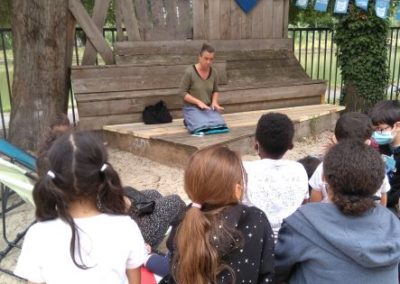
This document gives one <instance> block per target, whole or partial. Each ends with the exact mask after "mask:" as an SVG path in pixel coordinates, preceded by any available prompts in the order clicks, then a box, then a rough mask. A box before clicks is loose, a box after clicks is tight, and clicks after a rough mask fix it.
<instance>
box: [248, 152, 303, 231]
mask: <svg viewBox="0 0 400 284" xmlns="http://www.w3.org/2000/svg"><path fill="white" fill-rule="evenodd" d="M243 165H244V168H245V169H246V172H247V176H248V184H247V192H246V194H245V198H244V201H243V203H245V204H250V205H254V206H256V207H258V208H260V209H261V210H263V211H264V212H265V214H266V215H267V218H268V220H269V222H270V224H271V227H272V230H273V231H274V234H275V236H277V234H278V231H279V229H280V227H281V224H282V221H283V219H285V218H286V217H288V216H289V215H291V214H292V213H293V212H294V211H296V209H297V208H298V207H300V205H301V204H302V203H303V201H304V199H306V198H308V196H309V194H308V177H307V173H306V170H305V169H304V167H303V165H301V164H300V163H298V162H296V161H290V160H272V159H262V160H257V161H249V162H244V163H243Z"/></svg>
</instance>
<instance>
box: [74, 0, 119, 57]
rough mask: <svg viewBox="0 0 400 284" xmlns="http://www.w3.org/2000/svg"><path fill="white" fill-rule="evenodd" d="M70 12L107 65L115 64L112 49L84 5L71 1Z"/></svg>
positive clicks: (77, 0)
mask: <svg viewBox="0 0 400 284" xmlns="http://www.w3.org/2000/svg"><path fill="white" fill-rule="evenodd" d="M68 3H69V5H68V6H69V10H70V11H71V13H72V14H73V15H74V17H75V19H76V20H77V22H78V23H79V25H80V26H81V27H82V29H83V31H84V32H85V34H86V37H87V38H88V39H89V40H90V42H91V43H92V44H93V46H94V47H95V48H96V50H97V52H99V53H100V55H101V57H102V58H103V60H104V62H105V63H106V64H114V56H113V52H112V50H111V48H110V47H109V46H108V44H107V42H106V41H105V39H104V38H103V35H102V34H101V32H100V31H99V30H98V29H97V27H96V25H95V24H94V22H93V21H92V19H91V18H90V16H89V14H88V13H87V12H86V10H85V8H84V7H83V5H82V3H81V2H80V1H79V0H69V2H68Z"/></svg>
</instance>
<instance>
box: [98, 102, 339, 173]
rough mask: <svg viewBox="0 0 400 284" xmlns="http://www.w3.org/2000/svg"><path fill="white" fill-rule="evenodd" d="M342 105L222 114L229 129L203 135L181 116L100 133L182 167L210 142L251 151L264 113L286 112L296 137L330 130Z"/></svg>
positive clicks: (118, 145)
mask: <svg viewBox="0 0 400 284" xmlns="http://www.w3.org/2000/svg"><path fill="white" fill-rule="evenodd" d="M343 109H344V107H342V106H337V105H330V104H323V105H308V106H301V107H290V108H279V109H266V110H259V111H250V112H240V113H231V114H225V115H224V118H225V121H226V123H227V125H228V126H229V128H230V132H229V133H224V134H216V135H208V136H203V137H198V136H192V135H190V134H189V133H188V132H187V130H186V129H185V127H184V126H183V121H182V119H175V120H174V121H173V122H172V123H167V124H157V125H146V124H143V123H128V124H118V125H107V126H104V127H103V133H104V139H105V140H106V141H107V143H108V145H109V146H110V147H115V148H119V149H121V150H125V151H129V152H132V153H134V154H136V155H139V156H143V157H147V158H149V159H152V160H154V161H157V162H160V163H163V164H166V165H169V166H176V167H184V166H185V165H186V162H187V161H188V159H189V157H190V155H191V154H193V153H194V152H195V151H197V150H199V149H202V148H204V147H209V146H212V145H225V146H228V147H230V148H232V149H233V150H235V151H238V152H240V153H241V154H242V155H245V154H250V153H251V154H254V150H253V149H254V134H255V128H256V125H257V122H258V120H259V118H260V117H261V115H263V114H265V113H268V112H280V113H285V114H287V115H288V116H289V117H290V118H291V119H292V120H293V122H294V124H295V130H296V132H295V137H296V139H297V138H300V137H306V136H310V135H316V134H317V133H320V132H322V131H324V130H333V128H334V125H335V124H336V120H337V118H338V116H339V112H341V111H342V110H343Z"/></svg>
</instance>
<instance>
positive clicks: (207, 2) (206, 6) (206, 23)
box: [204, 0, 214, 40]
mask: <svg viewBox="0 0 400 284" xmlns="http://www.w3.org/2000/svg"><path fill="white" fill-rule="evenodd" d="M210 1H214V0H204V40H209V39H210V28H211V27H210Z"/></svg>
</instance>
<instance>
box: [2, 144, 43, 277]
mask: <svg viewBox="0 0 400 284" xmlns="http://www.w3.org/2000/svg"><path fill="white" fill-rule="evenodd" d="M0 154H2V155H4V156H6V157H8V159H9V161H7V160H5V159H3V158H0V191H1V213H0V215H1V219H2V225H3V230H2V237H3V239H4V241H5V243H6V247H5V248H4V249H3V250H1V251H0V262H1V261H2V260H3V259H4V257H6V256H7V254H8V253H9V252H10V251H11V250H12V249H13V248H14V247H18V242H19V241H20V240H21V239H22V238H23V237H24V235H25V233H26V231H27V228H25V229H24V230H22V231H21V232H19V233H18V234H17V235H16V236H15V238H14V239H13V240H9V237H8V235H7V213H8V212H10V211H11V210H13V209H15V208H17V207H19V206H21V205H22V204H24V203H25V202H26V203H29V204H32V205H33V200H32V189H33V184H34V182H35V180H36V179H37V176H36V158H35V157H34V156H33V155H31V154H29V153H28V152H26V151H24V150H22V149H21V148H19V147H17V146H15V145H13V144H11V143H10V142H8V141H7V140H4V139H0ZM20 166H22V167H20ZM12 194H17V195H18V196H19V197H20V198H21V200H20V201H19V202H13V204H11V205H10V204H9V203H10V202H9V200H10V196H11V195H12ZM0 271H2V272H5V273H7V274H10V275H13V276H15V275H14V274H13V273H12V272H11V271H9V270H7V269H4V268H2V267H0Z"/></svg>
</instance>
